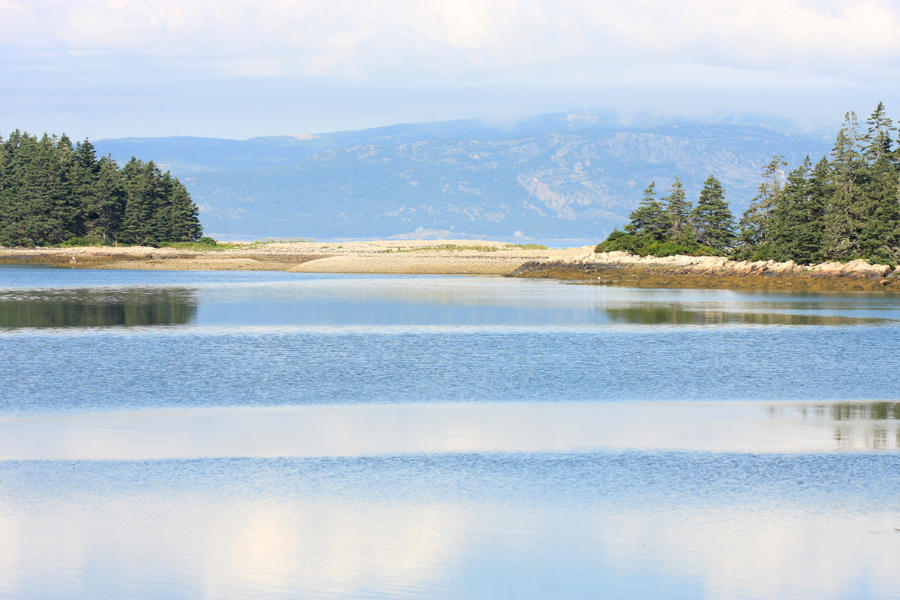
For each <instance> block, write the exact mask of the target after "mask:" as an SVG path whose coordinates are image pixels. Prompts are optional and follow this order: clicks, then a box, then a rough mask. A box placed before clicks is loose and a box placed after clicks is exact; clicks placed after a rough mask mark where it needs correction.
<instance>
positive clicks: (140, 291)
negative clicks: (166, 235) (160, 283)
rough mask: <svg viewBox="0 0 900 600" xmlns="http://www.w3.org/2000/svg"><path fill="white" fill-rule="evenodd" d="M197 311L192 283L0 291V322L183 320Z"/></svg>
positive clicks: (28, 324)
mask: <svg viewBox="0 0 900 600" xmlns="http://www.w3.org/2000/svg"><path fill="white" fill-rule="evenodd" d="M196 316H197V297H196V292H195V291H194V290H193V289H190V288H169V287H167V288H127V289H124V288H123V289H72V290H48V291H45V290H22V291H19V290H16V291H14V292H7V293H4V294H0V328H7V329H9V328H20V327H112V326H124V327H134V326H147V325H184V324H186V323H190V322H191V321H193V320H194V318H195V317H196Z"/></svg>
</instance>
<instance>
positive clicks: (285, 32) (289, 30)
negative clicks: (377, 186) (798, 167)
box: [0, 0, 900, 80]
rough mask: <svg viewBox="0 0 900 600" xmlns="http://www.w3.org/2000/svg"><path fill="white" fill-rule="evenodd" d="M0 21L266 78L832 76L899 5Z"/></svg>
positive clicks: (49, 41)
mask: <svg viewBox="0 0 900 600" xmlns="http://www.w3.org/2000/svg"><path fill="white" fill-rule="evenodd" d="M0 14H2V17H3V18H2V19H0V22H2V23H3V24H2V25H0V34H2V39H4V40H6V42H5V45H7V46H34V45H35V44H38V45H47V46H55V47H57V48H59V47H62V48H65V49H68V50H70V51H94V52H103V53H113V54H125V55H140V56H151V57H168V58H173V57H181V58H185V59H202V58H209V57H216V58H222V57H241V58H242V59H245V60H247V57H250V59H249V60H250V61H251V62H252V61H255V62H256V63H257V64H259V65H260V67H261V68H260V71H259V73H258V74H261V75H269V76H278V75H282V74H293V75H299V76H305V75H312V76H322V75H325V76H329V77H336V78H341V77H350V78H359V77H374V76H379V77H381V76H384V75H386V74H387V75H390V76H392V77H394V78H398V79H403V78H404V77H412V78H419V77H422V76H423V75H427V74H430V75H431V76H433V77H435V78H448V79H450V80H456V79H468V80H480V79H496V78H503V77H507V78H529V77H533V78H538V77H545V76H548V75H555V76H560V75H562V76H565V75H566V74H567V73H579V72H585V71H586V72H588V73H590V72H592V71H594V70H596V69H602V68H609V67H621V66H628V65H634V64H638V65H657V64H661V65H667V64H671V63H696V64H713V65H719V66H735V67H753V68H758V69H785V68H790V69H797V70H804V71H810V72H832V71H835V70H838V71H844V70H846V71H851V70H854V69H864V70H870V69H872V68H876V69H877V68H879V67H881V66H886V67H891V68H893V67H895V66H896V63H897V59H898V56H900V36H898V35H896V32H897V31H900V8H898V7H897V5H896V4H894V3H892V2H889V1H887V0H856V1H852V0H851V1H849V2H842V3H839V4H834V3H830V2H818V3H814V2H809V1H804V0H753V1H746V2H734V1H729V0H687V1H682V2H673V1H671V0H668V1H667V0H631V1H630V2H627V3H623V2H620V1H618V0H616V1H606V2H592V3H588V2H583V1H580V0H557V1H555V2H550V1H542V0H494V1H490V0H433V1H431V2H421V1H419V0H394V1H392V2H379V1H374V0H359V1H356V2H347V1H344V2H340V1H337V2H335V1H334V0H294V1H292V0H270V1H269V2H259V3H257V2H252V3H251V2H246V1H243V0H193V1H186V0H84V1H81V2H60V1H54V0H49V1H47V0H45V1H43V2H42V1H40V0H38V1H36V2H27V3H26V2H24V1H22V0H0ZM273 61H279V65H280V67H279V68H272V65H273V64H274V62H273ZM240 64H241V65H244V66H247V65H248V64H250V63H247V62H244V63H240ZM225 73H226V74H228V73H232V74H241V75H243V74H248V73H247V70H246V69H245V68H243V67H241V66H234V65H231V66H228V67H227V68H226V69H225Z"/></svg>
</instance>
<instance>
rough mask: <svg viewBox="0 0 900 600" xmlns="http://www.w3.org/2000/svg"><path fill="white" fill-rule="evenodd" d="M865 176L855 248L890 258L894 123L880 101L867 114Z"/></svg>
mask: <svg viewBox="0 0 900 600" xmlns="http://www.w3.org/2000/svg"><path fill="white" fill-rule="evenodd" d="M867 123H868V126H869V127H868V132H867V134H866V136H865V140H866V142H867V143H866V146H865V148H864V149H863V156H864V157H865V161H866V169H865V180H864V183H863V184H862V198H861V200H860V203H859V205H860V210H859V211H858V212H859V218H860V230H859V252H860V254H861V255H862V256H863V257H865V258H868V259H871V260H878V261H883V262H894V261H896V260H897V259H898V258H900V251H898V246H900V237H898V232H900V206H898V204H897V188H898V162H897V158H896V154H895V153H894V152H893V151H892V149H891V145H892V140H891V132H893V131H894V130H895V129H894V126H893V124H892V122H891V120H890V119H888V118H887V117H886V116H885V114H884V105H883V104H881V103H880V102H879V103H878V106H877V107H876V108H875V111H874V112H873V113H872V116H871V117H869V119H868V121H867Z"/></svg>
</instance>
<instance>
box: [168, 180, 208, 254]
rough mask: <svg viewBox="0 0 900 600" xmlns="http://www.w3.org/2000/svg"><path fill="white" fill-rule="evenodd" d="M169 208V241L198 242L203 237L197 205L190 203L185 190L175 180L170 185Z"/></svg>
mask: <svg viewBox="0 0 900 600" xmlns="http://www.w3.org/2000/svg"><path fill="white" fill-rule="evenodd" d="M170 206H171V208H170V219H171V235H172V238H171V239H172V240H174V241H177V242H193V241H197V240H199V239H200V236H201V235H203V228H202V227H201V226H200V220H199V218H198V214H199V211H198V209H197V205H196V204H194V203H193V202H192V201H191V196H190V194H188V191H187V188H185V187H184V185H182V183H181V182H180V181H178V180H177V179H176V180H175V181H174V182H173V185H172V197H171V202H170Z"/></svg>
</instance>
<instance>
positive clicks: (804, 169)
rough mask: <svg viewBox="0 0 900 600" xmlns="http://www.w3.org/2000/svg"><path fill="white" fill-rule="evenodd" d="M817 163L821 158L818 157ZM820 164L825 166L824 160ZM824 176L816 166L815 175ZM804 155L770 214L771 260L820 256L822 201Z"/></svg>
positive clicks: (807, 258) (806, 259) (808, 161)
mask: <svg viewBox="0 0 900 600" xmlns="http://www.w3.org/2000/svg"><path fill="white" fill-rule="evenodd" d="M820 163H821V161H820ZM824 168H826V169H827V163H825V165H824ZM823 173H824V176H826V177H827V171H824V172H823V171H822V170H820V172H819V174H818V176H819V177H820V178H821V177H822V176H823ZM815 177H816V176H815V175H814V173H813V170H812V163H811V162H810V160H809V157H808V156H807V157H806V158H805V159H804V160H803V163H802V164H801V165H800V166H799V167H797V168H796V169H794V170H793V171H791V172H790V174H789V175H788V180H787V185H786V186H785V188H784V192H783V193H782V194H781V197H780V200H779V202H778V204H777V206H776V207H775V210H774V211H773V214H772V230H771V241H770V247H769V252H770V254H769V256H771V258H773V259H775V260H781V261H784V260H794V261H797V262H800V263H810V262H813V261H814V260H817V259H819V258H820V249H821V246H822V228H823V225H824V220H823V218H824V202H823V200H824V199H823V198H822V197H821V191H820V190H821V185H820V183H819V181H816V180H815Z"/></svg>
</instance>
